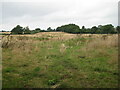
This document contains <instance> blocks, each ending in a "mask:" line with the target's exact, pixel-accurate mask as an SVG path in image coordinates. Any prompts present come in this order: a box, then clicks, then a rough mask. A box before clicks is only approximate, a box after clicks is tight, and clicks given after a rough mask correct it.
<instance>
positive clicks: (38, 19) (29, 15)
mask: <svg viewBox="0 0 120 90" xmlns="http://www.w3.org/2000/svg"><path fill="white" fill-rule="evenodd" d="M117 5H118V0H89V1H88V0H30V1H28V0H17V1H15V0H9V1H8V0H4V2H2V16H3V17H2V19H3V23H2V28H0V29H5V30H11V29H12V28H13V27H15V26H16V25H17V24H20V25H22V26H29V27H30V29H35V28H37V27H40V28H41V29H46V28H48V27H52V28H56V27H58V26H60V25H64V24H69V23H75V24H77V25H79V26H80V27H81V26H83V25H84V26H86V27H92V26H95V25H100V24H113V25H115V26H117V19H118V18H117V15H118V10H117V8H118V6H117Z"/></svg>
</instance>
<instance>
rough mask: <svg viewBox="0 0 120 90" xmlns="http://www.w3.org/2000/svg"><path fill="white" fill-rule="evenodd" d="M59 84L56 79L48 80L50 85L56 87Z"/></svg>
mask: <svg viewBox="0 0 120 90" xmlns="http://www.w3.org/2000/svg"><path fill="white" fill-rule="evenodd" d="M56 83H57V80H56V79H51V80H48V85H55V84H56Z"/></svg>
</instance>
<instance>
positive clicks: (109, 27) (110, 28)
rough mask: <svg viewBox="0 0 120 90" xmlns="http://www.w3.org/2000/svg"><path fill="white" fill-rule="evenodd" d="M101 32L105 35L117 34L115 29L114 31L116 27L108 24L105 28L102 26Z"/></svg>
mask: <svg viewBox="0 0 120 90" xmlns="http://www.w3.org/2000/svg"><path fill="white" fill-rule="evenodd" d="M100 29H101V32H102V33H103V34H109V33H110V34H113V33H115V29H114V26H113V25H112V24H108V25H104V26H101V28H100Z"/></svg>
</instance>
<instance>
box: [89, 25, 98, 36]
mask: <svg viewBox="0 0 120 90" xmlns="http://www.w3.org/2000/svg"><path fill="white" fill-rule="evenodd" d="M97 30H98V28H97V27H96V26H93V27H92V28H91V33H92V34H95V33H97Z"/></svg>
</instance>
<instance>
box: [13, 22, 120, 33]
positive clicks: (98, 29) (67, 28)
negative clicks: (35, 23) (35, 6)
mask: <svg viewBox="0 0 120 90" xmlns="http://www.w3.org/2000/svg"><path fill="white" fill-rule="evenodd" d="M39 32H66V33H73V34H116V33H119V32H120V26H117V27H114V26H113V25H112V24H107V25H98V26H93V27H92V28H85V26H82V28H80V27H79V26H78V25H76V24H67V25H62V26H60V27H57V28H56V29H52V28H51V27H49V28H47V30H41V29H40V28H36V29H35V30H30V29H29V27H28V26H27V27H22V26H20V25H17V26H16V27H14V28H13V29H12V30H11V34H35V33H39Z"/></svg>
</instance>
